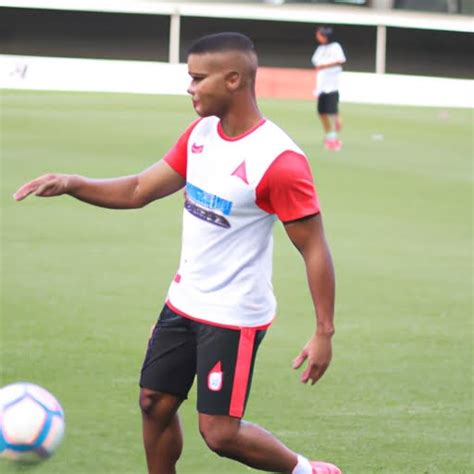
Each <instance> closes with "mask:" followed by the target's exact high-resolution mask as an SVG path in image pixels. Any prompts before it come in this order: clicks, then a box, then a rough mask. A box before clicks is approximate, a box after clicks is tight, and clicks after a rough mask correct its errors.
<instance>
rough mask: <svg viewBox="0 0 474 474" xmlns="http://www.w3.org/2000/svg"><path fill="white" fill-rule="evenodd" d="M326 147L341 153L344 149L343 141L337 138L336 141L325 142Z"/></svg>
mask: <svg viewBox="0 0 474 474" xmlns="http://www.w3.org/2000/svg"><path fill="white" fill-rule="evenodd" d="M324 147H325V148H326V149H327V150H331V151H340V150H341V148H342V140H339V139H338V138H335V139H334V140H327V139H326V140H324Z"/></svg>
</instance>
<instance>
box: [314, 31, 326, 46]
mask: <svg viewBox="0 0 474 474" xmlns="http://www.w3.org/2000/svg"><path fill="white" fill-rule="evenodd" d="M315 36H316V41H317V42H318V43H319V44H326V43H327V42H328V38H327V36H325V35H323V34H322V33H321V32H320V31H316V35H315Z"/></svg>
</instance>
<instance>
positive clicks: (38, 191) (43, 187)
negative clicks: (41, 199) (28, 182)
mask: <svg viewBox="0 0 474 474" xmlns="http://www.w3.org/2000/svg"><path fill="white" fill-rule="evenodd" d="M50 187H51V183H48V182H47V183H43V184H42V185H41V186H38V188H37V189H36V190H35V192H34V193H35V196H42V195H43V194H44V193H45V191H46V190H47V189H48V188H50Z"/></svg>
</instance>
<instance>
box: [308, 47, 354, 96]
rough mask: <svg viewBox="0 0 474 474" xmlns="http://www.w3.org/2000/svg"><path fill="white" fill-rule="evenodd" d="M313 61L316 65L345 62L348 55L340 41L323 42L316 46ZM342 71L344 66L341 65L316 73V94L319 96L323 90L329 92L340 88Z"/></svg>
mask: <svg viewBox="0 0 474 474" xmlns="http://www.w3.org/2000/svg"><path fill="white" fill-rule="evenodd" d="M311 62H312V63H313V65H314V66H315V67H316V66H324V65H326V64H332V63H345V62H346V56H345V55H344V51H343V50H342V47H341V45H340V44H339V43H336V42H334V43H329V44H321V45H319V46H318V47H317V48H316V51H315V52H314V54H313V57H312V58H311ZM341 72H342V67H341V66H340V65H338V66H333V67H329V68H325V69H321V70H319V71H318V73H317V75H316V87H315V89H314V95H315V96H318V95H319V94H321V93H323V92H324V93H326V94H327V93H329V92H335V91H337V90H339V76H340V74H341Z"/></svg>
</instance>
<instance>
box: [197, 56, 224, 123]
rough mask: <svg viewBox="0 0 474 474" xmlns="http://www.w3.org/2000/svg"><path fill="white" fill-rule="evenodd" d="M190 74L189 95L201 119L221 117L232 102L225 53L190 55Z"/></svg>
mask: <svg viewBox="0 0 474 474" xmlns="http://www.w3.org/2000/svg"><path fill="white" fill-rule="evenodd" d="M188 73H189V75H190V76H191V83H190V84H189V87H188V94H190V95H191V99H192V101H193V107H194V110H195V111H196V113H197V114H198V115H199V116H201V117H208V116H210V115H216V116H218V117H221V116H222V115H223V113H224V112H225V111H226V110H227V107H228V105H229V101H230V93H229V91H228V89H227V83H226V81H227V76H228V74H229V69H228V67H226V58H225V53H204V54H190V55H189V57H188Z"/></svg>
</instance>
